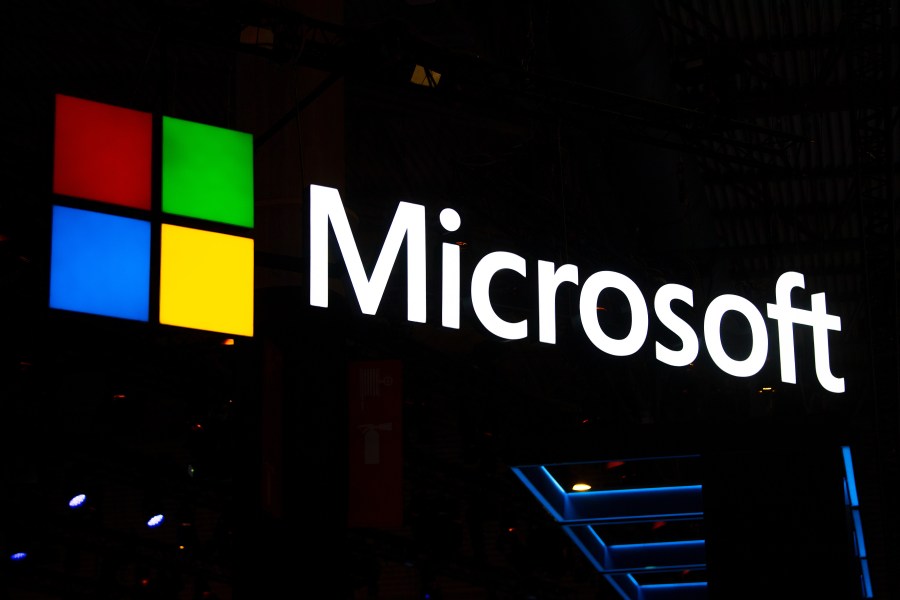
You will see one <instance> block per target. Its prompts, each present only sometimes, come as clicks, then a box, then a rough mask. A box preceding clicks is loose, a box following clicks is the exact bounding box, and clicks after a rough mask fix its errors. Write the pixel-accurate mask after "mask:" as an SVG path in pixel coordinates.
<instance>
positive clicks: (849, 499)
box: [841, 446, 872, 598]
mask: <svg viewBox="0 0 900 600" xmlns="http://www.w3.org/2000/svg"><path fill="white" fill-rule="evenodd" d="M841 451H842V452H843V455H844V502H845V504H846V506H847V514H848V517H849V521H850V534H851V535H852V536H853V549H854V551H855V553H856V557H857V559H858V560H859V581H860V586H861V587H862V597H863V598H871V597H872V579H871V578H870V576H869V557H868V554H867V553H866V542H865V539H864V538H863V530H862V519H861V518H860V516H859V494H858V493H857V491H856V475H855V474H854V472H853V457H852V456H851V455H850V446H842V447H841Z"/></svg>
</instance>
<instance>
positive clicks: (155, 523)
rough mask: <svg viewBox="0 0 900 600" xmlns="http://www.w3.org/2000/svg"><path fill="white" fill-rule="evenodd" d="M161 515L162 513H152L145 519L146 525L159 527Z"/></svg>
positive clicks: (161, 520) (161, 519)
mask: <svg viewBox="0 0 900 600" xmlns="http://www.w3.org/2000/svg"><path fill="white" fill-rule="evenodd" d="M162 522H163V516H162V515H154V516H152V517H150V520H149V521H147V527H159V526H160V525H162Z"/></svg>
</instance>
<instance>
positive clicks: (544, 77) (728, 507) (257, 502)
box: [0, 0, 900, 600]
mask: <svg viewBox="0 0 900 600" xmlns="http://www.w3.org/2000/svg"><path fill="white" fill-rule="evenodd" d="M898 12H900V11H898V5H897V2H896V1H894V0H891V1H889V2H873V1H869V0H846V1H839V0H826V1H823V2H786V1H776V0H770V1H765V2H729V1H724V0H659V1H653V2H651V1H640V2H630V1H629V2H607V3H579V2H568V1H566V2H543V1H540V0H529V1H527V2H474V1H465V0H430V1H429V0H421V1H412V0H407V1H406V2H403V1H399V0H398V1H390V0H373V1H362V0H345V1H344V2H324V1H321V2H320V1H309V2H271V3H253V2H237V1H229V2H205V1H201V0H197V1H177V2H176V1H159V2H147V3H132V2H124V3H122V2H103V1H98V0H91V1H85V2H58V1H51V2H40V3H28V2H12V3H7V4H6V5H4V13H5V15H6V18H5V19H4V22H5V26H4V34H3V41H2V44H3V51H2V54H0V61H2V63H0V64H2V75H3V81H4V85H3V90H4V91H3V94H2V98H3V100H2V111H0V119H2V123H0V131H2V135H3V142H4V143H3V146H4V149H5V152H4V159H3V160H2V161H0V169H2V171H0V173H2V181H3V186H4V187H3V192H2V194H0V256H2V270H0V277H2V288H0V290H2V293H0V299H2V303H3V304H2V306H0V315H2V325H0V327H2V329H0V339H2V345H0V350H2V379H0V403H2V404H0V406H2V418H0V423H2V429H0V439H2V440H3V447H2V448H3V453H2V457H3V458H2V460H0V465H2V471H0V472H2V475H3V479H2V485H0V496H2V504H0V507H2V509H3V512H2V515H0V519H2V522H0V549H2V551H3V555H2V556H0V558H2V559H3V563H2V566H0V577H2V584H3V591H2V593H3V594H6V596H5V597H8V598H11V599H19V598H28V599H32V598H34V599H41V600H43V599H56V598H60V599H81V598H86V599H93V598H190V599H193V598H212V597H217V598H221V599H224V598H232V597H235V598H282V597H288V598H295V597H296V598H305V597H317V598H376V597H377V598H389V599H395V598H396V599H406V598H423V599H424V598H426V597H430V598H437V597H442V598H534V599H544V598H547V599H550V598H561V599H562V598H565V599H574V598H592V599H594V598H617V597H618V596H617V595H616V594H615V592H614V590H613V589H612V588H611V587H610V586H609V584H608V583H607V582H606V581H605V580H604V579H603V578H602V577H601V576H599V574H598V573H596V572H594V571H593V570H592V568H591V567H590V565H589V564H588V563H587V561H586V560H585V559H584V557H583V556H582V555H581V554H580V553H579V552H578V550H577V549H576V548H575V547H574V545H573V544H572V542H571V541H570V540H569V539H568V538H566V537H565V536H563V535H562V534H561V533H560V530H559V527H558V526H557V525H556V524H555V523H554V522H553V521H552V519H551V518H550V516H549V515H548V514H546V513H545V512H544V511H543V509H542V508H541V507H540V506H539V504H538V503H537V501H536V500H535V499H534V498H533V497H532V496H531V495H530V494H529V493H528V491H527V490H526V489H525V488H524V486H522V485H521V482H519V481H518V480H516V479H515V478H514V477H513V475H512V473H511V472H510V467H511V466H514V465H518V464H530V463H533V462H552V461H563V462H565V461H574V460H608V459H620V458H637V457H651V456H660V455H670V454H681V453H691V454H699V455H700V456H701V457H702V463H703V467H704V479H703V485H704V502H705V505H706V511H705V526H706V535H707V550H708V559H709V565H708V567H709V569H708V574H709V593H710V597H712V598H741V597H748V598H749V597H766V598H792V597H807V598H808V597H828V598H859V597H861V596H860V590H859V586H858V582H857V581H856V573H855V569H856V568H857V566H858V564H857V562H856V561H855V560H854V558H853V555H852V546H851V543H850V541H849V538H848V535H849V530H848V528H847V524H846V521H845V513H844V503H843V495H842V492H841V476H842V469H843V466H842V464H841V459H840V447H841V446H842V445H850V446H851V448H852V450H853V453H854V460H855V465H856V478H857V482H858V485H859V489H860V500H861V515H862V522H863V526H864V531H865V534H866V541H867V543H868V546H869V562H870V568H871V571H872V582H873V588H874V596H875V598H884V599H889V598H898V597H900V590H898V583H900V577H898V576H897V573H896V571H897V567H896V565H897V564H900V563H898V556H897V542H898V525H897V517H896V514H895V511H894V510H893V507H895V506H897V502H898V498H897V484H898V457H897V442H898V427H900V415H898V410H897V409H898V392H900V389H898V368H897V366H898V357H900V355H898V339H897V332H898V327H897V318H898V314H897V308H898V306H897V289H896V286H897V261H896V252H897V228H898V220H897V217H896V212H895V210H896V205H897V179H898V159H897V156H896V148H897V141H898V140H897V137H898V125H897V105H898V100H897V99H898V93H897V92H898V77H897V65H898V61H897V58H898V57H897V54H898V42H897V40H898V39H900V36H898V35H897V31H898V25H897V18H898V17H897V14H898ZM269 33H271V39H270V38H269V37H267V36H268V34H269ZM417 64H418V65H424V66H426V67H428V68H430V69H433V70H434V71H435V72H437V73H440V74H441V78H440V81H439V82H438V85H437V86H436V87H424V86H420V85H415V84H413V83H411V82H410V75H411V73H412V71H413V68H414V67H415V65H417ZM56 93H64V94H70V95H74V96H78V97H82V98H86V99H92V100H97V101H100V102H105V103H109V104H114V105H118V106H125V107H130V108H135V109H138V110H144V111H148V112H153V113H154V114H167V115H171V116H176V117H180V118H184V119H189V120H194V121H198V122H203V123H208V124H212V125H219V126H223V127H230V128H234V129H239V130H242V131H247V132H250V133H252V134H253V135H254V140H255V143H256V163H255V179H256V198H255V202H256V227H255V232H254V236H255V240H256V275H257V293H256V332H255V335H254V337H253V338H246V339H237V340H235V344H234V345H223V344H222V342H223V338H224V336H222V335H218V334H210V333H204V332H197V331H191V330H179V329H175V328H166V327H161V326H158V325H156V326H154V325H147V324H133V323H125V322H120V321H116V320H111V319H103V318H98V317H90V316H87V315H77V314H69V313H61V312H53V311H50V310H49V309H48V307H47V291H48V290H47V282H48V280H49V250H50V248H49V231H50V218H49V217H50V206H51V205H52V203H53V201H54V199H53V195H52V191H51V173H52V139H53V131H52V123H53V98H54V94H56ZM313 183H316V184H320V185H328V186H332V187H336V188H338V189H339V190H340V192H341V196H342V198H343V200H344V203H345V205H346V206H347V208H348V212H350V213H351V215H352V216H351V218H352V223H353V225H354V227H355V228H356V229H355V231H357V232H358V237H357V240H358V243H359V246H360V249H361V251H362V252H363V255H364V257H366V256H368V258H369V259H373V257H374V254H367V253H375V252H377V251H378V249H379V248H380V245H381V242H382V241H383V239H384V238H383V236H384V233H385V232H386V228H387V226H388V225H389V222H390V218H391V217H392V215H393V211H394V210H395V208H396V204H397V202H398V201H400V200H407V201H411V202H416V203H419V204H424V205H425V206H426V209H427V211H428V212H427V214H428V218H429V219H430V220H429V236H430V237H429V252H431V251H433V252H434V254H433V255H431V256H430V259H429V265H430V266H432V267H436V266H437V264H438V258H437V257H438V256H439V255H438V254H437V252H438V250H439V248H438V243H439V242H440V241H446V240H447V238H442V237H441V234H442V230H441V229H440V228H439V226H438V225H437V222H436V217H437V214H438V213H439V211H440V209H442V208H445V207H452V208H455V209H456V210H457V211H458V212H459V213H460V215H461V216H462V221H463V226H462V228H461V229H460V231H459V232H458V234H459V238H458V239H453V240H450V241H454V242H455V241H464V242H465V245H464V246H462V256H463V271H464V276H463V280H464V281H466V280H467V279H466V273H469V274H470V273H471V268H472V267H473V266H474V264H475V262H476V261H477V260H478V259H479V258H480V257H481V256H484V255H485V254H487V253H488V252H491V251H494V250H506V251H510V252H515V253H516V254H519V255H520V256H523V257H524V258H526V260H528V261H529V263H528V264H529V271H530V273H533V269H534V268H535V267H536V262H535V261H537V260H549V261H552V262H555V263H556V264H564V263H571V264H574V265H577V266H578V267H579V272H580V274H581V278H582V281H583V280H584V279H585V278H586V277H587V276H588V275H589V274H590V273H593V272H595V271H599V270H604V269H610V270H616V271H619V272H622V273H625V274H627V275H628V276H629V277H631V278H632V279H634V280H635V281H636V282H637V283H638V285H639V286H640V287H641V289H642V291H644V295H645V297H646V298H648V299H650V298H652V293H653V292H654V291H655V290H656V289H657V288H658V287H659V286H660V285H662V284H663V283H666V282H674V283H681V284H683V285H686V286H688V287H690V288H691V289H693V290H694V293H695V305H694V306H695V310H694V312H693V313H690V314H686V318H689V319H694V320H695V321H694V325H695V327H694V328H695V330H696V331H698V332H699V331H702V326H701V323H702V319H701V318H700V317H702V310H703V309H704V308H705V306H706V305H707V304H708V303H709V301H710V300H711V299H712V298H714V297H716V296H718V295H720V294H723V293H734V294H738V295H741V296H744V297H745V298H748V299H749V300H751V301H752V302H753V303H754V304H755V305H756V306H757V307H758V308H760V309H761V310H763V309H764V305H765V304H766V303H767V302H772V301H774V288H775V281H776V280H777V277H778V276H779V275H780V274H781V273H782V272H784V271H788V270H796V271H799V272H801V273H804V274H805V275H806V292H803V295H802V297H803V298H808V295H806V294H808V293H816V292H821V291H824V292H827V299H828V308H829V313H831V314H837V315H839V316H840V317H841V319H842V331H841V332H840V333H832V334H830V338H829V339H830V348H831V364H832V371H833V372H834V373H835V375H837V376H839V377H844V378H845V381H846V386H847V389H846V392H845V393H844V394H832V393H829V392H827V391H825V390H823V389H822V388H821V386H820V385H819V384H818V381H817V380H816V377H815V372H814V369H813V363H812V339H811V335H808V334H807V333H805V332H802V331H800V330H801V329H803V328H797V336H796V348H797V352H796V355H797V365H798V383H797V384H796V385H790V384H782V383H781V382H780V377H779V371H778V361H777V342H776V340H777V334H776V332H775V324H774V322H773V321H771V320H768V319H767V327H769V333H770V348H769V358H768V361H767V362H766V365H765V367H764V368H763V370H762V371H761V372H760V373H759V374H757V375H756V376H754V377H750V378H746V379H740V378H734V377H731V376H728V375H725V374H724V373H722V372H721V371H720V370H719V369H718V368H717V367H716V366H715V365H714V364H712V362H711V360H710V359H709V357H708V355H707V354H706V353H705V350H704V349H703V348H702V347H701V353H700V356H699V357H698V359H697V361H696V362H695V364H694V365H692V366H691V367H690V368H673V367H669V366H667V365H664V364H662V363H660V362H658V361H656V360H655V358H654V356H653V354H652V351H653V344H652V340H654V339H655V338H654V334H655V333H657V332H658V330H659V326H658V325H657V324H656V323H655V322H653V321H652V320H651V333H650V335H649V336H648V341H647V342H646V343H645V345H644V347H643V348H642V349H641V351H640V352H638V353H637V354H636V355H634V356H631V357H627V358H617V357H612V356H607V355H604V354H603V353H602V352H600V351H599V350H597V349H596V348H594V347H593V346H592V345H591V344H590V343H589V341H588V340H587V338H586V336H584V333H583V331H582V330H581V328H580V324H579V323H578V313H577V300H578V298H577V294H576V293H573V294H571V295H570V294H568V293H566V292H561V294H560V298H559V304H558V306H559V310H558V315H559V324H558V336H559V337H558V343H557V344H556V345H553V346H550V345H546V344H540V343H538V341H537V338H536V333H535V332H534V331H530V332H529V337H528V338H527V339H525V340H520V341H515V342H507V341H503V340H500V339H498V338H496V337H494V336H492V335H491V334H489V333H487V332H485V331H484V330H483V328H482V326H481V325H480V324H479V323H478V321H477V320H476V318H475V316H474V313H473V312H472V311H471V308H470V307H469V306H467V305H466V303H465V298H464V302H463V313H462V326H461V329H460V330H459V331H449V330H445V329H443V328H441V327H440V326H439V325H438V317H437V315H438V308H437V307H438V306H439V304H438V300H439V296H438V295H437V293H438V292H437V289H436V288H435V289H434V290H430V291H432V292H433V295H432V296H430V297H429V301H430V303H429V311H430V313H429V315H430V316H429V322H428V323H427V324H414V323H409V322H407V321H406V316H405V315H406V307H405V283H404V281H403V278H402V277H398V276H394V277H392V279H391V282H390V283H389V286H388V289H387V292H386V294H385V298H384V300H383V303H382V305H381V307H380V308H379V311H378V314H377V315H376V316H367V315H362V314H360V312H359V309H358V307H357V305H356V303H355V299H354V298H353V296H352V294H342V293H340V291H337V292H336V293H334V294H332V297H331V302H332V305H331V307H329V308H328V309H320V308H314V307H310V306H309V302H308V280H307V262H306V261H307V247H306V244H307V239H306V235H307V230H306V229H305V223H306V214H307V210H308V204H307V201H308V186H309V185H310V184H313ZM432 259H433V260H432ZM369 264H371V263H369ZM402 272H403V271H402V263H401V264H398V266H397V268H396V269H395V273H397V274H400V273H402ZM434 272H436V271H434ZM331 275H332V277H333V278H334V285H335V287H336V289H338V290H340V288H341V287H342V286H343V285H346V281H345V280H346V277H345V275H344V274H343V273H342V272H341V270H340V269H339V268H337V266H336V267H335V268H334V269H333V270H332V273H331ZM533 283H534V277H533V276H532V277H531V278H529V279H526V280H522V279H521V278H515V277H510V278H503V277H498V278H497V281H496V285H495V287H492V295H495V296H494V297H495V304H496V305H497V306H499V307H502V311H504V312H503V314H504V315H508V316H509V318H510V319H511V320H512V319H513V318H522V317H524V316H529V317H531V318H530V322H531V324H532V327H534V323H535V322H536V318H535V315H534V314H533V311H534V306H535V304H536V303H535V301H534V295H533V292H534V290H533V289H530V288H529V285H533ZM345 289H346V288H345ZM601 299H603V298H601ZM606 300H609V303H610V306H611V307H613V308H612V310H611V311H610V314H608V315H604V316H603V319H605V320H604V321H603V323H604V326H605V327H609V331H610V332H615V331H624V328H625V327H627V325H628V318H629V317H628V315H627V310H625V309H623V310H619V311H618V312H617V311H616V307H617V306H618V305H617V304H616V299H615V298H608V299H606ZM807 301H808V300H807ZM651 315H652V313H651ZM651 319H652V317H651ZM617 328H619V329H617ZM746 333H747V332H746V331H744V330H743V329H742V324H741V323H729V322H728V321H727V320H726V327H725V328H724V330H723V338H725V339H727V340H728V344H732V345H730V346H728V347H731V348H740V347H742V342H746ZM367 360H397V361H400V363H401V364H402V368H403V390H404V394H403V402H404V404H403V507H402V510H403V522H402V524H400V525H399V526H397V527H382V528H348V527H347V519H348V514H347V512H348V502H347V496H348V486H349V485H351V483H350V482H349V481H348V477H347V460H348V456H347V447H348V439H347V398H348V389H347V387H348V386H347V372H348V367H349V366H350V365H353V364H355V363H356V362H358V361H367ZM766 386H771V387H773V388H774V391H773V392H761V390H762V388H764V387H766ZM76 486H79V487H80V488H86V489H89V490H91V491H92V492H93V493H92V494H91V497H92V498H93V499H96V500H95V503H94V504H92V505H91V506H90V507H89V509H90V510H89V511H87V512H82V513H77V514H76V513H70V512H68V511H66V510H64V509H65V506H64V502H65V498H64V497H65V495H66V494H67V493H69V490H70V489H73V488H74V487H76ZM60 498H64V499H63V504H62V505H60V503H59V499H60ZM155 505H162V506H164V507H165V508H166V510H167V511H169V512H168V514H172V515H173V518H172V519H170V520H169V521H167V524H166V525H165V527H163V528H161V529H160V530H152V531H151V530H145V529H144V528H143V526H142V520H141V519H142V515H143V514H144V511H145V509H149V508H151V507H152V506H155ZM179 543H181V544H183V545H185V548H186V550H185V551H178V550H177V549H176V548H177V545H178V544H179ZM18 547H28V548H29V549H30V550H31V553H30V556H29V560H28V561H27V562H25V563H11V562H9V561H7V558H8V555H9V554H10V553H11V552H13V551H15V548H18Z"/></svg>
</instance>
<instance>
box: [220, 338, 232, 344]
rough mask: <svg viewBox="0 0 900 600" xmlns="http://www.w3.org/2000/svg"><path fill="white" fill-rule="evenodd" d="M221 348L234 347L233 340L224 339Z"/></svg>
mask: <svg viewBox="0 0 900 600" xmlns="http://www.w3.org/2000/svg"><path fill="white" fill-rule="evenodd" d="M222 345H223V346H234V338H225V339H224V340H222Z"/></svg>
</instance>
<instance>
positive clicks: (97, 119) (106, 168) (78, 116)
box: [53, 94, 153, 210]
mask: <svg viewBox="0 0 900 600" xmlns="http://www.w3.org/2000/svg"><path fill="white" fill-rule="evenodd" d="M152 149H153V116H152V115H151V114H150V113H145V112H141V111H137V110H131V109H127V108H119V107H117V106H110V105H108V104H101V103H99V102H92V101H90V100H82V99H80V98H72V97H70V96H63V95H61V94H57V95H56V131H55V140H54V149H53V192H54V193H56V194H63V195H66V196H74V197H76V198H85V199H87V200H96V201H99V202H108V203H110V204H118V205H122V206H129V207H132V208H141V209H144V210H149V209H150V197H151V196H150V194H151V183H150V181H151V169H152Z"/></svg>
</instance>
